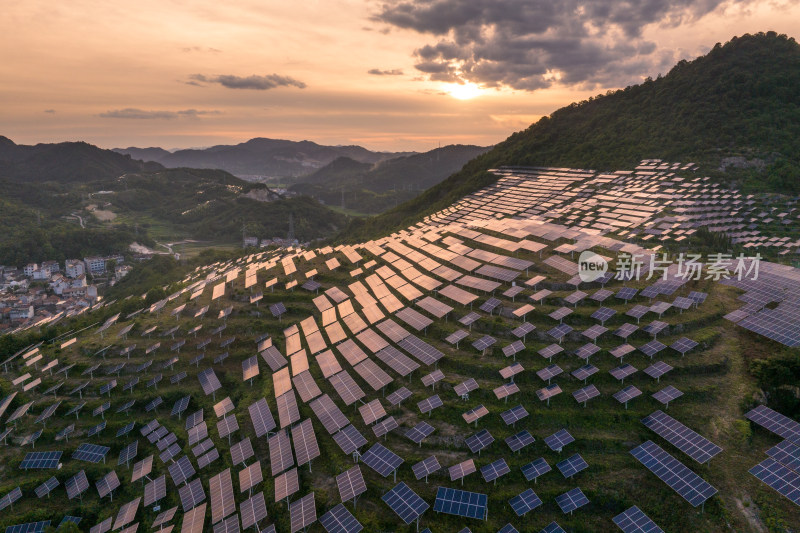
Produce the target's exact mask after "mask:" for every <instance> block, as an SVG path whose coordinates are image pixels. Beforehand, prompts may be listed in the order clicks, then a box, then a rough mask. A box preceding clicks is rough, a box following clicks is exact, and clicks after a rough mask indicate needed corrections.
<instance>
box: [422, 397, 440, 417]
mask: <svg viewBox="0 0 800 533" xmlns="http://www.w3.org/2000/svg"><path fill="white" fill-rule="evenodd" d="M442 405H444V402H442V399H441V398H439V395H438V394H434V395H433V396H431V397H429V398H425V399H424V400H422V401H421V402H419V403H418V404H417V407H418V408H419V411H420V412H421V413H422V414H426V413H427V414H430V412H431V411H433V410H434V409H436V408H437V407H441V406H442Z"/></svg>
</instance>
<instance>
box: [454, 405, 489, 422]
mask: <svg viewBox="0 0 800 533" xmlns="http://www.w3.org/2000/svg"><path fill="white" fill-rule="evenodd" d="M488 414H489V410H488V409H487V408H486V407H485V406H484V405H483V404H481V405H478V406H477V407H473V408H472V409H470V410H469V411H467V412H466V413H464V414H462V415H461V416H462V418H464V421H465V422H466V423H467V424H471V423H473V422H476V425H477V422H478V420H480V419H481V418H483V417H484V416H486V415H488Z"/></svg>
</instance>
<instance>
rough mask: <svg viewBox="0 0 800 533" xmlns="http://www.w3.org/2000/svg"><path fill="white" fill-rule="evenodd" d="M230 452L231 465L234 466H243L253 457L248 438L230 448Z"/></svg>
mask: <svg viewBox="0 0 800 533" xmlns="http://www.w3.org/2000/svg"><path fill="white" fill-rule="evenodd" d="M230 452H231V463H233V464H234V465H238V464H243V463H245V462H246V461H247V460H248V459H250V458H251V457H253V455H255V453H254V452H253V444H252V443H251V442H250V437H246V438H244V439H243V440H240V441H239V442H237V443H236V444H234V445H233V446H231V449H230Z"/></svg>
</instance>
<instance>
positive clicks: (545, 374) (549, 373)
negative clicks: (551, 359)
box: [536, 365, 564, 382]
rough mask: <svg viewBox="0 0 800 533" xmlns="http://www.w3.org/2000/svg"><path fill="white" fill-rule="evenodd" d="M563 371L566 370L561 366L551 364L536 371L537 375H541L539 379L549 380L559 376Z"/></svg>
mask: <svg viewBox="0 0 800 533" xmlns="http://www.w3.org/2000/svg"><path fill="white" fill-rule="evenodd" d="M562 372H564V370H562V369H561V367H560V366H558V365H550V366H546V367H544V368H543V369H541V370H539V371H538V372H536V375H537V376H539V379H541V380H543V381H548V382H549V381H550V380H551V379H553V378H554V377H556V376H558V375H559V374H561V373H562Z"/></svg>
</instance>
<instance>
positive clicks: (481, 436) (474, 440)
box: [464, 429, 494, 453]
mask: <svg viewBox="0 0 800 533" xmlns="http://www.w3.org/2000/svg"><path fill="white" fill-rule="evenodd" d="M493 442H494V437H492V434H491V433H489V430H487V429H482V430H480V431H479V432H477V433H473V434H472V435H470V436H469V437H467V438H466V439H464V443H465V444H466V445H467V447H468V448H469V450H470V451H471V452H472V453H476V452H480V451H481V450H483V449H484V448H486V447H487V446H489V445H490V444H491V443H493Z"/></svg>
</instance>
